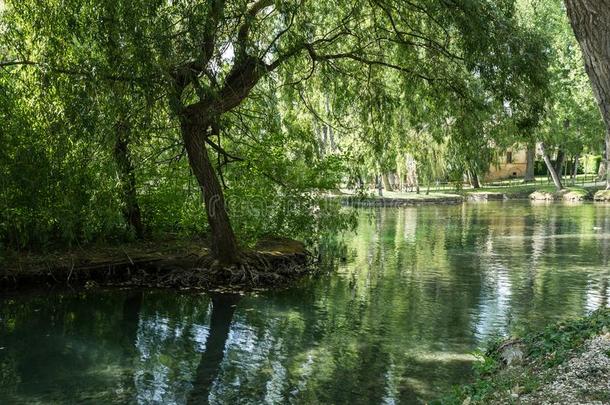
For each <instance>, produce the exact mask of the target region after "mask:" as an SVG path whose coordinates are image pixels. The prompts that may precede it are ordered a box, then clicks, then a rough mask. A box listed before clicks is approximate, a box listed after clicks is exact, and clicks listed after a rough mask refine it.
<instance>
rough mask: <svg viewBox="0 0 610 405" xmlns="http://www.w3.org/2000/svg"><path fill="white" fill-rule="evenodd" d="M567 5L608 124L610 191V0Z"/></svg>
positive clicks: (609, 178)
mask: <svg viewBox="0 0 610 405" xmlns="http://www.w3.org/2000/svg"><path fill="white" fill-rule="evenodd" d="M565 3H566V9H567V11H568V17H569V18H570V23H571V24H572V28H573V29H574V34H576V39H577V40H578V43H579V44H580V48H581V49H582V53H583V57H584V60H585V69H586V71H587V74H588V75H589V79H590V80H591V84H592V86H593V94H594V95H595V98H596V99H597V104H598V106H599V109H600V111H601V114H602V117H603V119H604V123H605V124H606V159H605V160H606V161H605V165H606V188H608V189H610V159H609V157H610V0H565Z"/></svg>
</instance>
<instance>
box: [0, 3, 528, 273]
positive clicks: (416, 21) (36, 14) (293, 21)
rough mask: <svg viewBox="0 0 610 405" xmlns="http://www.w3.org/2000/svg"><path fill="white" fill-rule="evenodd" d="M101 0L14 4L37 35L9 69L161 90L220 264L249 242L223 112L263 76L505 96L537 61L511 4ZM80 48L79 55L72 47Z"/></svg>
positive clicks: (271, 80) (285, 82)
mask: <svg viewBox="0 0 610 405" xmlns="http://www.w3.org/2000/svg"><path fill="white" fill-rule="evenodd" d="M104 4H106V2H104V1H102V0H90V1H86V2H83V1H82V0H65V1H61V2H60V1H50V2H47V3H46V4H45V5H44V7H43V6H42V5H41V4H40V3H39V2H38V1H35V0H25V1H24V0H20V1H16V0H14V1H8V2H7V8H9V9H11V10H12V11H13V13H14V15H16V16H18V17H19V18H18V19H19V21H20V25H19V24H18V25H17V26H16V28H14V29H15V31H16V32H21V28H22V27H23V26H28V30H27V31H28V33H29V38H30V39H32V38H36V39H37V40H36V41H34V40H27V41H23V42H22V43H19V44H17V45H15V48H17V50H16V51H14V52H12V53H10V55H12V58H13V59H12V60H5V62H3V66H4V67H9V66H25V67H27V68H38V69H43V70H45V71H53V72H56V73H57V74H61V75H68V76H72V77H79V78H80V79H82V80H89V81H94V82H96V83H98V82H99V83H104V82H108V83H112V82H122V83H131V84H137V85H139V86H140V88H142V89H144V91H147V92H148V93H149V94H152V95H154V96H153V97H162V98H163V99H164V100H165V101H166V103H167V105H169V106H170V109H171V111H172V112H173V117H174V119H176V120H177V121H178V123H179V126H180V132H181V138H182V142H183V145H184V148H185V149H186V152H187V154H188V160H189V164H190V168H191V170H192V172H193V174H194V175H195V177H196V179H197V181H198V183H199V186H200V187H201V190H202V193H203V200H204V205H205V211H206V214H207V219H208V222H209V227H210V231H211V237H212V250H213V253H214V255H215V257H216V258H217V259H218V261H219V262H220V263H221V264H222V265H230V264H234V263H237V262H239V261H240V260H241V249H240V247H239V244H238V241H237V240H236V237H235V233H234V230H233V227H232V225H231V221H230V218H229V214H228V212H227V207H226V204H225V194H224V190H223V184H222V179H219V169H220V167H221V165H220V164H214V162H213V161H212V159H211V156H213V154H217V155H218V156H219V161H220V159H221V158H220V157H222V158H223V159H224V162H231V161H237V160H240V157H239V156H235V155H233V154H232V153H231V151H228V150H227V149H226V145H225V144H224V142H223V141H225V140H226V136H227V134H226V129H227V122H228V121H230V120H231V119H232V117H234V116H235V115H239V114H244V115H246V114H248V111H245V109H244V107H243V106H244V104H249V103H247V101H248V100H250V99H251V94H252V92H253V91H256V88H257V87H258V88H260V87H261V82H266V83H267V84H268V85H267V86H265V88H266V89H269V90H268V92H269V93H275V92H278V91H282V90H280V89H283V88H287V87H292V86H298V85H299V83H304V82H307V81H309V80H312V78H315V77H316V76H317V75H318V74H319V72H320V71H321V69H320V67H321V66H322V67H325V68H326V71H327V72H331V73H332V74H331V75H330V80H335V81H342V82H344V83H347V84H348V85H349V86H351V87H352V88H354V87H358V86H361V85H362V83H363V81H362V79H363V77H364V78H366V76H367V74H368V73H370V72H373V71H375V70H384V71H391V72H394V73H395V74H396V75H400V77H403V78H408V83H426V84H427V85H429V87H428V90H427V91H426V97H427V98H434V97H435V96H437V95H438V96H441V98H442V99H444V100H449V99H450V98H449V97H445V96H442V95H443V94H444V95H447V94H451V95H452V98H453V99H459V98H460V97H468V93H469V92H468V91H465V88H466V87H467V86H468V84H467V83H468V81H467V80H466V81H465V80H463V79H464V76H468V77H473V76H474V77H477V78H478V80H480V81H481V83H482V86H483V87H484V88H485V90H486V91H488V92H490V93H506V92H505V90H506V89H508V88H510V87H513V86H514V83H515V82H516V83H518V82H520V81H521V80H522V79H523V78H527V77H529V76H530V73H531V72H533V71H536V69H537V64H538V62H539V60H536V61H535V62H536V63H532V59H531V58H530V57H529V56H530V54H531V53H532V52H531V50H532V49H530V48H528V44H530V41H528V39H529V38H530V37H529V36H528V35H522V34H524V30H523V27H521V26H520V25H519V24H518V23H517V22H516V20H515V15H514V14H515V13H514V4H513V1H511V0H506V1H502V2H489V1H486V0H476V1H470V2H453V1H449V2H438V3H433V4H431V3H430V2H428V1H424V0H417V1H410V2H404V1H402V0H375V1H364V0H358V1H347V0H342V1H338V2H337V1H330V0H323V1H317V2H305V1H302V2H281V1H273V0H256V1H248V0H233V1H225V0H198V1H171V2H169V1H161V0H159V1H149V0H136V1H116V2H114V3H113V14H112V15H111V16H109V15H107V13H106V12H105V10H106V7H103V5H104ZM100 22H103V23H104V24H110V25H112V24H116V25H117V30H114V31H112V32H113V38H116V46H117V47H120V48H121V49H122V51H121V52H117V53H113V54H112V58H111V59H112V60H113V61H114V63H113V64H109V63H108V59H109V58H108V53H107V52H106V55H107V56H106V57H105V58H100V56H99V55H100V54H101V53H103V52H102V51H101V50H100V45H99V44H100V43H101V42H104V39H103V38H99V36H98V34H97V31H96V30H95V29H92V27H96V26H97V25H98V24H100ZM119 22H120V23H119ZM525 34H527V33H525ZM17 36H18V35H17ZM68 38H70V41H68V40H67V39H68ZM39 39H40V40H41V41H38V40H39ZM39 42H42V43H43V44H44V45H45V49H46V51H45V52H40V51H39V49H38V48H37V47H38V46H39V45H38V44H39ZM106 42H107V41H106ZM75 49H77V50H78V55H79V57H78V58H73V57H71V56H72V55H73V53H74V52H75V51H74V50H75ZM49 50H51V51H49ZM88 52H89V53H88ZM516 62H518V63H516ZM523 80H525V81H527V80H526V79H523ZM126 88H127V89H129V88H130V87H126ZM106 91H109V90H108V89H107V90H106ZM402 93H404V94H408V92H407V91H405V90H404V89H403V90H402ZM352 94H353V93H352ZM502 97H505V98H506V97H507V96H506V94H504V95H503V96H502ZM371 99H372V100H374V99H375V97H373V98H371ZM509 99H510V97H509ZM408 101H409V100H405V102H408ZM438 105H439V106H440V105H442V103H439V104H438ZM373 108H374V106H373ZM263 131H264V129H263Z"/></svg>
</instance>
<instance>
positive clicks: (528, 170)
mask: <svg viewBox="0 0 610 405" xmlns="http://www.w3.org/2000/svg"><path fill="white" fill-rule="evenodd" d="M535 159H536V145H535V144H529V145H527V151H526V152H525V160H526V164H525V175H524V176H523V181H524V182H525V183H530V182H533V181H535V180H536V173H535V172H534V168H535Z"/></svg>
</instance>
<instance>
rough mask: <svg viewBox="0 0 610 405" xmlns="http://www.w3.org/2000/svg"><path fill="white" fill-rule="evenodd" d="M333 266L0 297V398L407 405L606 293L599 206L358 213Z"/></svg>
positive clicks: (601, 301) (607, 226)
mask: <svg viewBox="0 0 610 405" xmlns="http://www.w3.org/2000/svg"><path fill="white" fill-rule="evenodd" d="M346 243H347V258H346V260H345V261H342V262H341V263H340V264H339V267H338V269H336V270H335V271H333V272H330V273H328V274H324V275H322V276H319V277H317V278H312V279H308V280H305V281H303V282H301V283H299V284H298V285H297V286H295V287H293V288H290V289H288V290H283V291H275V292H265V293H259V294H250V295H246V296H243V297H232V296H218V295H208V294H202V293H196V294H195V293H178V292H174V291H116V290H115V291H82V290H81V291H72V292H67V291H55V292H53V291H47V292H37V293H27V294H26V293H21V294H18V295H15V294H12V295H5V296H3V297H0V404H13V403H15V404H54V403H61V404H64V403H65V404H78V403H82V404H90V403H93V404H96V403H100V404H105V403H141V404H184V403H205V401H206V399H207V400H208V401H209V402H210V403H215V404H246V403H247V404H250V403H252V404H259V403H269V404H286V403H298V404H317V403H323V404H344V403H350V404H358V403H362V404H393V403H405V404H409V403H423V402H425V401H428V400H431V399H434V398H437V397H438V396H439V395H441V394H442V393H443V392H446V391H447V390H449V389H451V386H452V385H454V384H458V383H462V382H466V381H468V379H469V378H470V377H471V364H472V359H473V357H472V355H471V353H472V352H473V351H474V350H476V349H477V348H481V347H483V346H484V344H485V342H486V341H487V340H488V339H489V338H491V337H493V336H496V335H506V334H510V333H514V332H519V331H525V330H531V329H536V328H541V327H543V326H544V325H545V324H547V323H548V322H552V321H557V320H560V319H565V318H569V317H576V316H580V315H584V314H586V313H587V312H589V311H591V310H594V309H596V308H598V307H600V306H607V305H608V302H609V301H608V300H609V299H610V265H609V259H610V205H593V204H581V205H560V204H553V205H531V204H530V203H516V202H504V203H501V202H497V203H495V202H494V203H491V202H490V203H481V204H464V205H455V206H423V207H417V208H415V207H413V208H392V209H390V208H385V209H379V210H377V211H367V210H362V211H361V215H360V217H359V226H358V232H357V233H356V234H351V235H348V236H346Z"/></svg>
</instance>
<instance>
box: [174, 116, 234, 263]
mask: <svg viewBox="0 0 610 405" xmlns="http://www.w3.org/2000/svg"><path fill="white" fill-rule="evenodd" d="M209 127H210V124H209V123H208V122H205V120H204V119H203V118H202V117H201V116H199V115H197V114H192V115H191V114H188V113H187V112H185V113H184V115H183V117H182V123H181V130H182V139H183V141H184V146H185V148H186V152H187V155H188V158H189V163H190V165H191V168H192V169H193V173H194V174H195V178H196V179H197V182H198V183H199V186H200V187H201V190H202V192H203V200H204V205H205V210H206V214H207V217H208V223H209V225H210V231H211V234H212V240H211V244H212V253H213V254H214V256H215V258H216V259H217V260H218V261H219V262H220V263H221V264H222V265H231V264H235V263H237V262H238V261H239V248H238V245H237V240H236V239H235V234H234V232H233V227H232V226H231V221H230V220H229V215H228V213H227V208H226V204H225V198H224V193H223V191H222V187H221V185H220V181H219V180H218V176H217V175H216V172H215V170H214V166H213V165H212V163H211V162H210V157H209V156H208V151H207V148H206V146H205V137H206V132H207V129H208V128H209Z"/></svg>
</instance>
